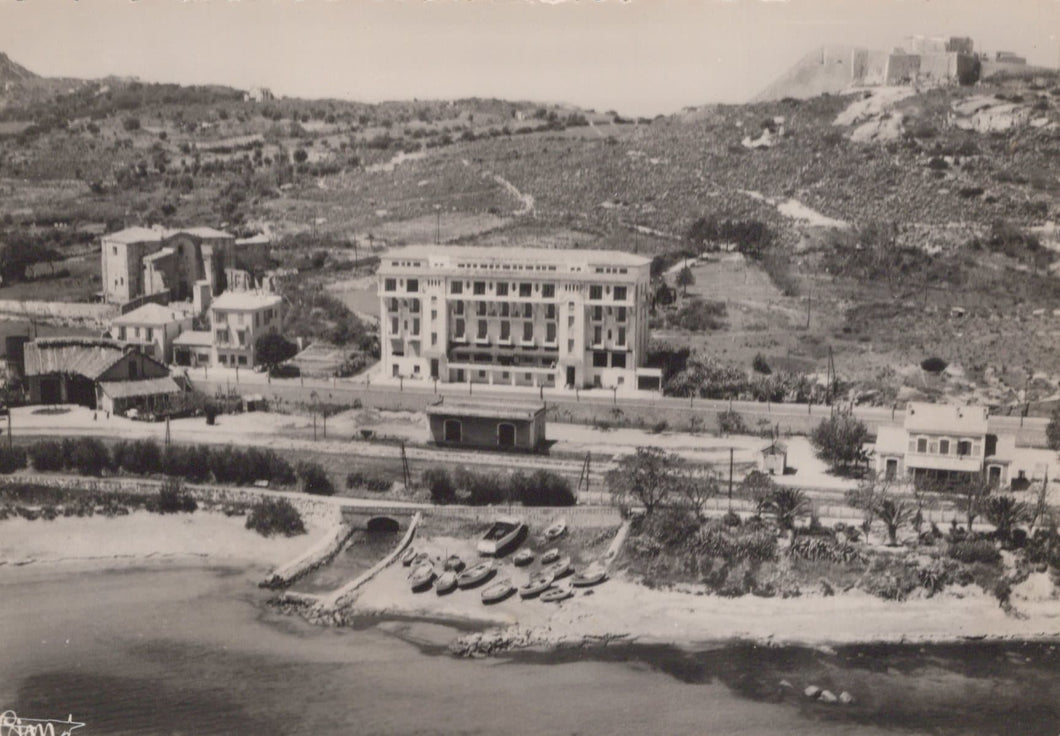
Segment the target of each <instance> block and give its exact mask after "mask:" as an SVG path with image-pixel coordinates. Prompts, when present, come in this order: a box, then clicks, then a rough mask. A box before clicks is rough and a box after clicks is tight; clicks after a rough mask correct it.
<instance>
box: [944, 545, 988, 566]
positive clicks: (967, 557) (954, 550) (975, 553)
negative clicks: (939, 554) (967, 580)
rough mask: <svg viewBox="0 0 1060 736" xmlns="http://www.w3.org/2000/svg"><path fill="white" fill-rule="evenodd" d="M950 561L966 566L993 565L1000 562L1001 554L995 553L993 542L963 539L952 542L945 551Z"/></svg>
mask: <svg viewBox="0 0 1060 736" xmlns="http://www.w3.org/2000/svg"><path fill="white" fill-rule="evenodd" d="M946 554H947V555H949V557H950V558H951V559H954V560H957V561H958V562H964V563H966V564H972V563H975V562H982V563H984V564H987V565H994V564H997V563H998V562H1000V561H1001V553H1000V552H998V551H997V548H996V547H995V546H994V543H993V542H990V541H988V540H986V539H965V540H963V541H960V542H952V543H951V544H950V546H949V548H948V549H947V550H946Z"/></svg>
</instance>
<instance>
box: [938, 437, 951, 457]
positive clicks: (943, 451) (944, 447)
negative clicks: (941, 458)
mask: <svg viewBox="0 0 1060 736" xmlns="http://www.w3.org/2000/svg"><path fill="white" fill-rule="evenodd" d="M939 454H940V455H949V454H950V441H949V440H939Z"/></svg>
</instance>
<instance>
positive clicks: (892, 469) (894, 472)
mask: <svg viewBox="0 0 1060 736" xmlns="http://www.w3.org/2000/svg"><path fill="white" fill-rule="evenodd" d="M885 477H886V478H887V480H894V479H895V478H896V477H898V461H897V460H896V459H895V458H893V457H890V458H887V470H886V475H885Z"/></svg>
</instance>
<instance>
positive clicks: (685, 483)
mask: <svg viewBox="0 0 1060 736" xmlns="http://www.w3.org/2000/svg"><path fill="white" fill-rule="evenodd" d="M675 485H676V488H677V492H678V493H679V495H680V496H681V498H682V499H683V500H684V501H685V503H687V504H688V508H689V509H691V510H692V512H693V513H695V515H696V517H697V518H699V519H700V520H703V518H704V514H703V506H704V505H706V503H707V501H709V500H710V499H712V498H714V497H715V496H717V495H718V479H717V477H715V475H714V473H713V472H712V471H710V470H709V469H708V470H707V471H706V472H704V473H693V472H691V471H690V470H689V471H685V472H683V473H682V474H681V477H679V478H677V480H676V483H675Z"/></svg>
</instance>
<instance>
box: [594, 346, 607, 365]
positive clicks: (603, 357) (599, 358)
mask: <svg viewBox="0 0 1060 736" xmlns="http://www.w3.org/2000/svg"><path fill="white" fill-rule="evenodd" d="M606 367H607V353H605V352H603V351H602V350H598V351H597V352H595V353H593V368H606Z"/></svg>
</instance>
